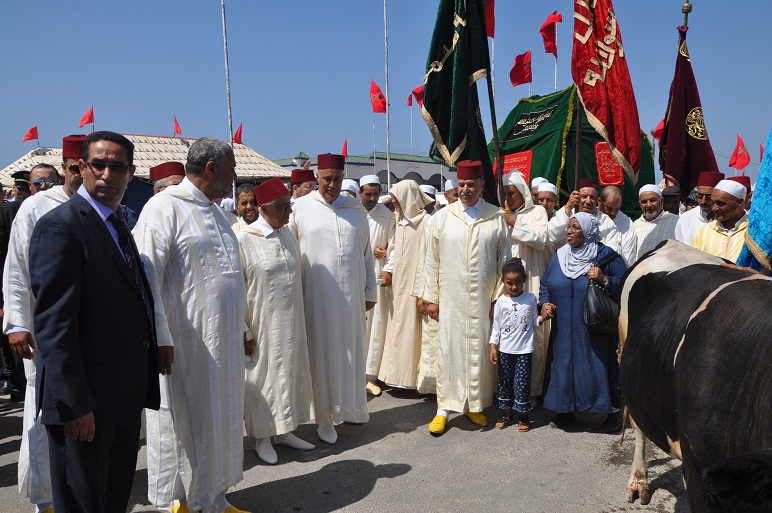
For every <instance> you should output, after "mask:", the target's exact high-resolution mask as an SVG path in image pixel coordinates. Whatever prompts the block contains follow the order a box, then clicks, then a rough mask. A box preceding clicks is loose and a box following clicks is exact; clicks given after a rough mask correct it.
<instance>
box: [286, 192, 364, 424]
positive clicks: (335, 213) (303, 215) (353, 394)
mask: <svg viewBox="0 0 772 513" xmlns="http://www.w3.org/2000/svg"><path fill="white" fill-rule="evenodd" d="M343 196H345V198H344V200H343V202H342V203H341V204H340V205H338V206H337V207H333V206H332V205H331V204H330V203H327V201H326V200H325V199H324V198H323V197H322V195H321V194H320V193H319V191H314V192H312V193H310V194H306V195H305V196H303V197H302V198H299V199H298V200H296V201H295V206H294V210H293V213H292V217H291V218H290V224H289V227H290V228H291V229H292V231H293V232H294V233H295V235H296V237H297V239H298V244H299V246H300V269H301V274H302V279H303V299H304V302H305V315H306V332H307V334H308V356H309V359H310V362H311V379H312V382H313V385H314V407H315V411H316V421H317V423H318V424H320V425H325V424H329V423H334V424H339V423H341V422H366V421H367V420H368V418H369V415H368V412H367V395H366V392H365V387H364V383H365V356H366V355H365V351H366V347H365V341H364V338H365V301H376V300H377V291H376V283H375V265H374V263H373V250H372V249H371V247H370V232H369V229H368V227H367V214H365V209H364V208H363V207H362V204H361V203H359V202H358V201H357V200H355V199H354V198H352V197H349V196H347V195H345V194H344V195H343Z"/></svg>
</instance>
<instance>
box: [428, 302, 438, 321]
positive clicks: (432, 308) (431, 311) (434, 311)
mask: <svg viewBox="0 0 772 513" xmlns="http://www.w3.org/2000/svg"><path fill="white" fill-rule="evenodd" d="M426 314H427V315H428V316H429V317H431V318H432V319H434V320H435V321H438V322H439V320H440V305H437V304H434V303H426Z"/></svg>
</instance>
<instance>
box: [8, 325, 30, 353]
mask: <svg viewBox="0 0 772 513" xmlns="http://www.w3.org/2000/svg"><path fill="white" fill-rule="evenodd" d="M8 344H9V345H10V346H11V351H13V354H15V355H16V356H20V357H21V358H26V359H27V360H31V359H32V350H31V349H30V348H31V347H33V348H34V347H35V341H34V340H32V333H30V332H29V331H18V332H16V333H9V334H8Z"/></svg>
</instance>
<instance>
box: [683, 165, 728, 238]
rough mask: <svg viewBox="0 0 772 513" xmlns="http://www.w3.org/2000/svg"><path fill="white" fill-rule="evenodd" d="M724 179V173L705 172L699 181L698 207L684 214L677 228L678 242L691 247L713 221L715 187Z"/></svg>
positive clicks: (701, 174)
mask: <svg viewBox="0 0 772 513" xmlns="http://www.w3.org/2000/svg"><path fill="white" fill-rule="evenodd" d="M723 179H724V173H719V172H717V171H703V172H702V173H700V177H699V178H698V180H697V206H698V207H699V208H693V209H691V210H689V211H687V212H685V213H684V215H682V216H681V217H680V218H679V219H678V224H677V225H676V228H675V238H676V240H677V241H680V242H683V243H684V244H686V245H687V246H688V245H691V243H692V241H693V240H694V238H695V237H697V234H698V233H699V231H700V229H701V228H702V226H703V225H704V224H706V223H709V222H710V221H712V220H713V200H712V199H711V194H712V193H713V187H715V186H716V184H718V182H720V181H721V180H723Z"/></svg>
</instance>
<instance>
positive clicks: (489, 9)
mask: <svg viewBox="0 0 772 513" xmlns="http://www.w3.org/2000/svg"><path fill="white" fill-rule="evenodd" d="M483 4H484V5H485V35H486V36H488V37H490V38H491V39H493V33H494V32H496V16H494V14H493V10H494V6H495V5H496V0H483Z"/></svg>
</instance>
